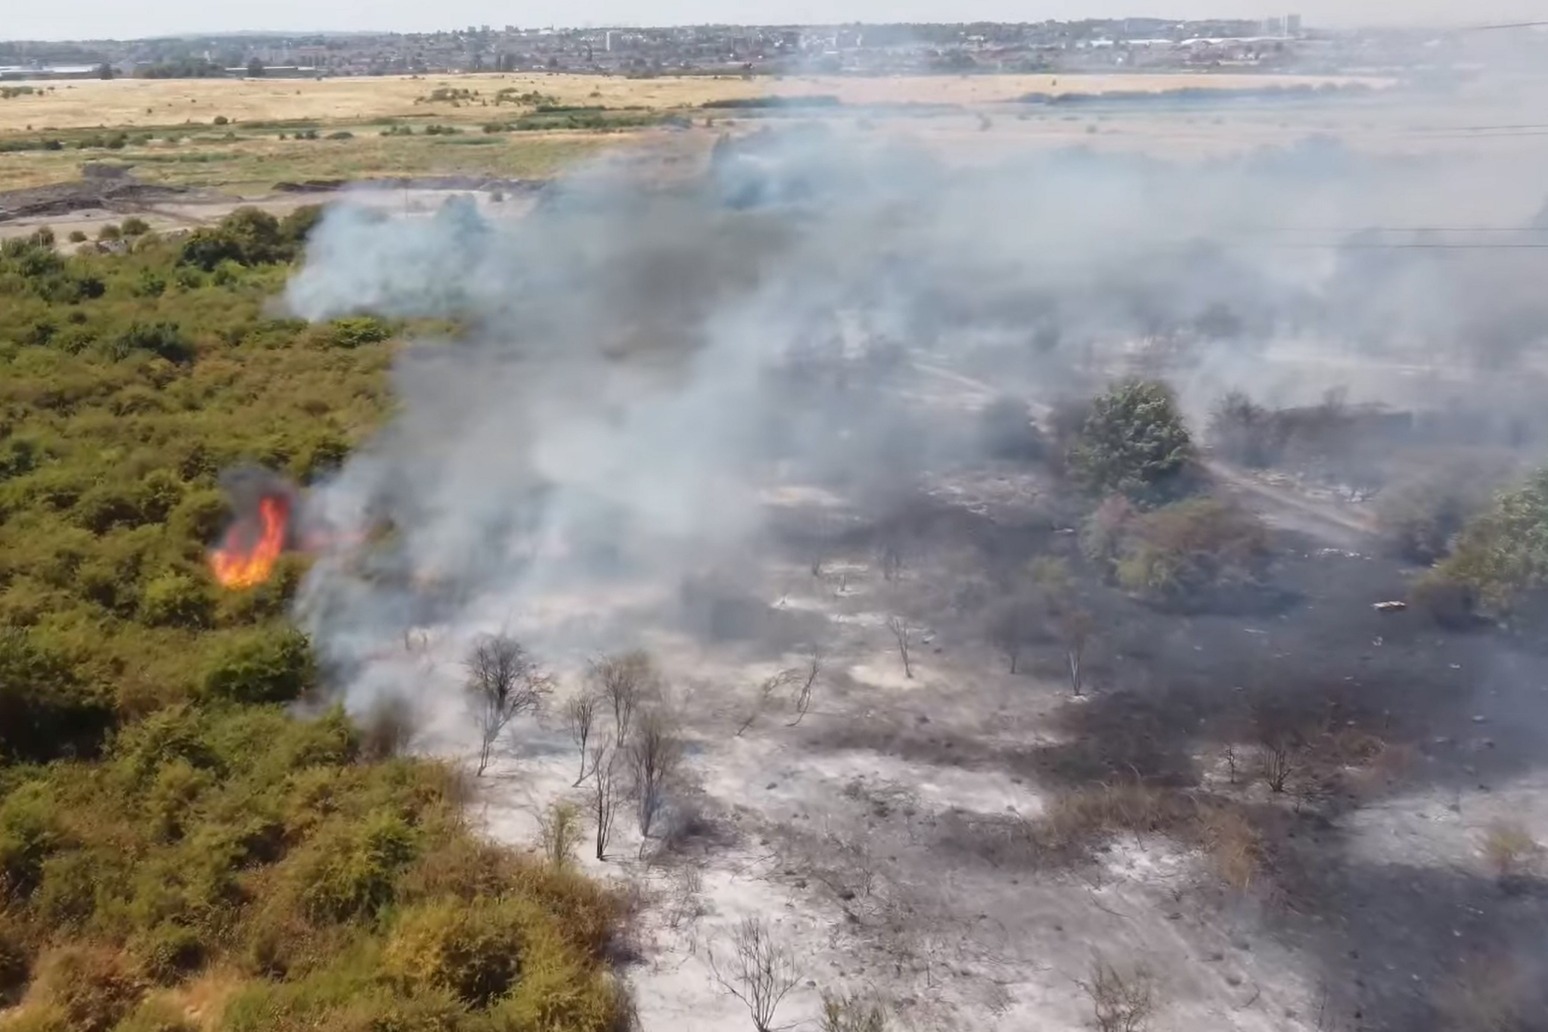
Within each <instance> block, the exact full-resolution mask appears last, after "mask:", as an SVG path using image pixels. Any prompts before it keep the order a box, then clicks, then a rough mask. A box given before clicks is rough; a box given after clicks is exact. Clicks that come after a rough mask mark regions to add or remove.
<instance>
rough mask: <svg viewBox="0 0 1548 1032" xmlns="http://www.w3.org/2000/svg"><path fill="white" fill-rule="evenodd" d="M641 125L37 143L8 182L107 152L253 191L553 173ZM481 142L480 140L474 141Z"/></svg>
mask: <svg viewBox="0 0 1548 1032" xmlns="http://www.w3.org/2000/svg"><path fill="white" fill-rule="evenodd" d="M638 135H639V134H637V133H592V132H584V131H573V132H544V133H536V132H532V133H513V134H509V135H503V134H502V135H497V136H485V135H482V134H477V135H473V134H469V135H467V136H458V137H450V138H445V137H424V136H388V137H383V136H378V135H376V134H375V133H362V134H359V135H357V136H356V137H355V138H354V139H352V140H280V139H277V138H275V137H269V136H266V137H263V138H258V139H244V140H233V141H230V142H224V141H221V142H215V141H191V142H187V143H183V144H177V145H174V144H168V143H164V142H159V141H158V142H156V143H153V144H151V145H149V146H143V147H126V148H125V149H123V150H121V151H112V152H100V151H85V152H82V151H29V152H23V153H11V154H0V182H3V183H4V184H5V186H4V188H5V189H21V188H23V187H29V186H43V185H47V184H49V183H59V182H66V181H70V180H74V179H76V178H78V177H79V175H80V166H81V163H82V162H83V161H88V160H93V159H98V158H102V157H103V155H104V153H107V154H110V155H111V156H110V157H109V158H108V159H107V160H110V161H113V162H125V163H128V164H130V165H133V166H134V174H135V175H136V176H137V177H138V178H139V179H141V180H142V181H144V182H147V183H157V184H165V185H168V186H185V187H204V188H212V189H219V190H222V191H225V192H229V193H235V194H238V195H244V196H258V195H263V194H267V193H269V192H270V191H271V190H272V189H273V188H274V185H275V184H276V183H280V182H284V181H291V182H299V181H303V180H309V179H339V180H357V179H373V178H382V177H391V176H427V175H483V176H498V177H505V178H513V179H524V178H545V177H547V176H551V175H553V174H555V173H556V172H558V171H559V170H560V169H562V168H564V167H565V166H566V165H569V164H571V163H573V162H575V161H577V160H580V159H582V158H584V157H586V156H587V155H590V154H594V153H596V152H597V151H598V150H600V149H601V148H602V147H604V146H608V145H620V144H626V143H628V142H629V141H630V140H632V139H635V138H637V137H638ZM467 141H476V142H471V143H470V142H467Z"/></svg>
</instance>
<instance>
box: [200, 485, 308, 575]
mask: <svg viewBox="0 0 1548 1032" xmlns="http://www.w3.org/2000/svg"><path fill="white" fill-rule="evenodd" d="M289 523H290V499H288V498H286V497H285V496H284V495H277V494H271V495H264V496H263V497H262V498H260V499H259V500H258V514H257V519H256V520H254V519H252V518H248V519H243V520H238V521H237V522H236V523H234V524H232V526H231V529H230V530H228V531H226V536H225V538H224V539H222V541H221V543H220V547H219V548H217V549H215V551H213V552H211V553H210V569H211V570H213V571H214V573H215V579H216V580H218V581H220V583H221V584H222V585H224V586H225V587H228V588H252V587H256V586H257V585H259V584H262V583H263V582H264V581H266V580H268V579H269V575H270V574H272V573H273V572H274V564H275V563H276V562H277V561H279V557H280V553H281V552H283V551H284V550H285V539H286V535H287V531H288V527H289Z"/></svg>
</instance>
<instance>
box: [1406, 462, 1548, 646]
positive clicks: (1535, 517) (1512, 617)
mask: <svg viewBox="0 0 1548 1032" xmlns="http://www.w3.org/2000/svg"><path fill="white" fill-rule="evenodd" d="M1418 599H1419V601H1420V602H1421V603H1422V605H1423V606H1424V607H1425V608H1427V609H1429V610H1430V611H1431V612H1432V614H1433V615H1435V616H1437V617H1439V618H1440V619H1442V620H1449V619H1463V618H1466V617H1469V616H1472V615H1474V614H1476V615H1481V616H1485V617H1488V618H1490V619H1495V620H1500V621H1503V622H1507V623H1513V624H1516V625H1518V626H1521V627H1530V628H1532V629H1536V630H1540V629H1541V628H1542V627H1543V626H1545V624H1544V617H1545V615H1548V605H1545V603H1548V470H1539V471H1537V472H1536V473H1534V474H1532V475H1531V476H1530V477H1528V478H1527V479H1526V481H1525V482H1524V483H1522V484H1520V485H1519V486H1517V487H1515V488H1512V489H1510V490H1506V491H1501V492H1499V493H1498V494H1496V495H1495V496H1494V500H1493V502H1492V504H1490V505H1489V506H1488V507H1487V508H1486V509H1485V510H1484V511H1483V512H1481V513H1480V514H1478V515H1477V516H1475V517H1474V518H1473V519H1472V520H1471V521H1469V522H1468V524H1467V525H1466V526H1465V527H1464V528H1463V529H1462V531H1461V532H1460V534H1458V535H1457V537H1456V539H1455V541H1454V543H1453V546H1452V549H1451V554H1450V555H1449V556H1447V557H1446V558H1445V559H1443V560H1442V561H1441V562H1440V563H1439V564H1437V565H1436V566H1435V568H1434V569H1433V570H1431V571H1430V572H1429V573H1428V574H1427V575H1426V576H1425V577H1423V578H1421V580H1420V582H1419V585H1418Z"/></svg>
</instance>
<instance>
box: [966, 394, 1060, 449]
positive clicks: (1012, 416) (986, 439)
mask: <svg viewBox="0 0 1548 1032" xmlns="http://www.w3.org/2000/svg"><path fill="white" fill-rule="evenodd" d="M978 427H979V428H978V433H979V439H980V441H981V442H982V444H983V447H984V450H985V451H986V452H988V454H990V455H991V456H993V457H994V458H997V459H1010V460H1013V461H1017V462H1036V461H1037V460H1039V459H1041V458H1042V457H1043V455H1044V453H1045V451H1046V445H1045V444H1044V441H1043V435H1042V433H1041V431H1039V430H1038V428H1037V424H1036V423H1034V422H1032V413H1031V411H1030V410H1029V409H1028V407H1027V403H1026V402H1024V401H1022V400H1021V399H1020V398H1015V397H1011V396H1010V395H1001V396H1000V397H998V398H996V399H994V401H992V402H990V403H989V404H988V405H987V406H986V407H985V408H984V411H983V413H982V415H980V417H979V424H978Z"/></svg>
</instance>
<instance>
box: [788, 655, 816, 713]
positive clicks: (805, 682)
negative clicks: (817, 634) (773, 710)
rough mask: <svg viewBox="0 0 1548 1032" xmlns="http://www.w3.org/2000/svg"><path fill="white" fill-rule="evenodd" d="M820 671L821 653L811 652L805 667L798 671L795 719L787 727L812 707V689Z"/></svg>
mask: <svg viewBox="0 0 1548 1032" xmlns="http://www.w3.org/2000/svg"><path fill="white" fill-rule="evenodd" d="M821 673H822V654H821V653H818V652H813V653H812V657H811V659H809V660H807V663H806V669H805V670H804V671H801V672H799V676H800V677H801V683H800V686H799V687H797V688H796V693H795V714H796V715H795V719H794V720H792V721H791V722H790V723H789V724H788V725H786V726H787V727H795V726H796V725H797V724H799V723H800V722H801V721H802V720H803V719H804V718H805V717H806V714H807V711H808V710H810V709H811V708H812V689H814V688H815V687H816V686H817V677H818V675H820V674H821Z"/></svg>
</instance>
